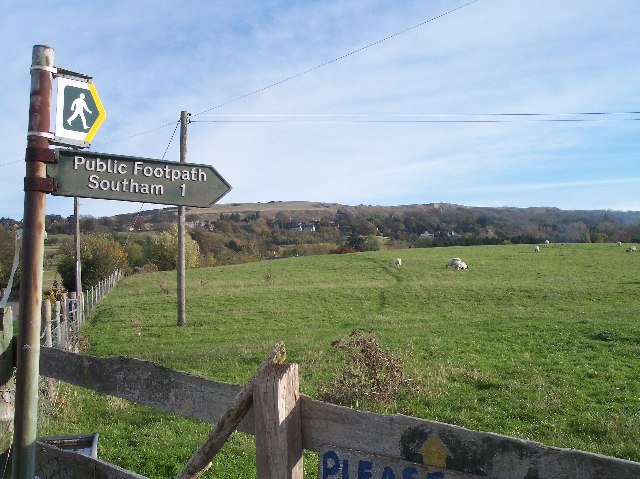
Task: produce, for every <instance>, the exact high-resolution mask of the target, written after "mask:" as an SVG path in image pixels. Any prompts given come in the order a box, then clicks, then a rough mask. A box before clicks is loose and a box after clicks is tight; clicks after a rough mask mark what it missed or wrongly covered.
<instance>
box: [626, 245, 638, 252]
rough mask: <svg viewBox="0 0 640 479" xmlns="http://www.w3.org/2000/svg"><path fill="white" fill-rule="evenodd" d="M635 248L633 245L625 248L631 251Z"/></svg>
mask: <svg viewBox="0 0 640 479" xmlns="http://www.w3.org/2000/svg"><path fill="white" fill-rule="evenodd" d="M635 250H636V247H635V246H629V247H628V248H627V252H631V251H635Z"/></svg>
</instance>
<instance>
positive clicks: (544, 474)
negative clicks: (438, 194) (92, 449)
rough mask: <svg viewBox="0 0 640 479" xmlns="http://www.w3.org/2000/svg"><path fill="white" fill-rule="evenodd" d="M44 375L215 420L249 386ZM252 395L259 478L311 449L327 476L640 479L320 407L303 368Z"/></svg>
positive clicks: (408, 421) (60, 356) (148, 374)
mask: <svg viewBox="0 0 640 479" xmlns="http://www.w3.org/2000/svg"><path fill="white" fill-rule="evenodd" d="M40 373H41V375H43V376H46V377H50V378H55V379H58V380H61V381H65V382H67V383H70V384H75V385H78V386H82V387H86V388H90V389H93V390H95V391H98V392H102V393H105V394H109V395H112V396H117V397H120V398H124V399H127V400H129V401H134V402H137V403H140V404H144V405H147V406H151V407H154V408H157V409H160V410H163V411H167V412H170V413H174V414H179V415H182V416H185V417H188V418H192V419H197V420H200V421H205V422H208V423H216V422H218V421H219V420H220V418H221V417H222V416H223V415H224V414H225V412H226V411H227V409H228V405H229V404H230V403H232V402H233V400H234V398H235V397H236V396H237V395H238V393H239V392H240V391H241V390H242V388H243V386H241V385H234V384H227V383H222V382H217V381H213V380H210V379H206V378H204V377H201V376H196V375H193V374H188V373H184V372H179V371H175V370H173V369H169V368H165V367H162V366H159V365H157V364H154V363H152V362H148V361H142V360H138V359H133V358H128V357H115V358H99V357H94V356H88V355H78V354H73V353H70V352H67V351H62V350H57V349H53V348H43V349H42V351H41V359H40ZM291 376H294V379H293V380H292V379H291ZM287 378H288V379H287ZM253 391H254V396H253V401H254V407H253V408H251V409H250V410H249V411H248V413H247V414H246V416H245V417H244V419H243V420H242V422H240V423H239V425H238V430H240V431H244V432H246V433H249V434H254V435H256V454H257V455H258V459H259V460H258V462H257V464H258V471H257V477H258V478H277V479H282V478H292V479H301V478H302V472H301V471H302V467H301V466H302V455H301V450H302V449H303V448H304V449H307V450H311V451H315V452H317V453H318V477H319V478H321V479H329V478H332V479H346V478H351V479H356V478H357V479H360V478H372V479H392V478H394V479H400V478H402V479H405V478H415V479H417V478H420V479H462V478H465V479H473V478H475V479H487V478H492V479H536V478H537V479H542V478H545V479H553V478H565V479H604V478H616V479H632V478H633V479H637V478H638V477H640V463H636V462H631V461H625V460H622V459H616V458H612V457H606V456H602V455H598V454H593V453H588V452H582V451H576V450H571V449H560V448H553V447H547V446H545V445H543V444H540V443H536V442H531V441H526V440H521V439H516V438H512V437H507V436H503V435H499V434H494V433H490V432H478V431H472V430H469V429H465V428H461V427H457V426H452V425H449V424H444V423H440V422H434V421H429V420H425V419H417V418H413V417H409V416H404V415H400V414H391V415H385V414H374V413H371V412H366V411H356V410H353V409H350V408H347V407H341V406H336V405H333V404H329V403H326V402H321V401H317V400H315V399H312V398H310V397H308V396H305V395H302V394H299V392H298V390H297V366H296V365H291V364H283V365H274V366H272V367H271V368H268V369H267V370H266V371H265V372H264V373H263V374H262V375H261V377H260V378H259V381H258V382H257V383H256V385H255V386H254V389H253ZM265 391H271V392H270V393H265ZM257 398H259V399H257ZM286 398H288V400H285V399H286ZM283 405H285V406H283ZM283 407H285V408H286V411H287V412H286V413H285V412H283V411H284V410H283ZM74 460H75V461H76V462H78V459H77V458H74ZM87 460H90V461H91V464H92V467H93V468H94V470H98V469H100V470H103V471H104V472H103V474H104V475H100V476H96V477H111V478H119V477H122V478H129V477H140V476H138V475H135V474H132V475H128V474H131V473H129V472H123V471H122V470H121V469H119V468H115V467H114V466H111V465H109V464H106V463H103V462H102V461H99V460H95V459H87ZM112 468H113V469H112ZM41 477H42V476H41Z"/></svg>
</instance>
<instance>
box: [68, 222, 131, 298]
mask: <svg viewBox="0 0 640 479" xmlns="http://www.w3.org/2000/svg"><path fill="white" fill-rule="evenodd" d="M60 252H61V258H60V262H59V263H58V273H60V277H61V278H62V285H63V286H64V288H66V289H67V290H69V291H76V275H75V252H74V247H73V242H67V243H65V244H64V245H62V247H61V248H60ZM80 264H81V270H82V287H83V289H88V288H91V287H92V286H95V285H96V284H98V283H99V282H100V281H101V280H103V279H104V278H106V277H107V276H109V275H110V274H111V273H113V272H114V271H115V270H116V269H123V268H126V267H127V266H128V263H127V254H126V253H125V252H124V251H123V249H122V247H121V246H120V243H118V241H116V240H115V239H114V238H113V237H111V236H109V235H104V234H87V235H83V236H82V237H81V241H80Z"/></svg>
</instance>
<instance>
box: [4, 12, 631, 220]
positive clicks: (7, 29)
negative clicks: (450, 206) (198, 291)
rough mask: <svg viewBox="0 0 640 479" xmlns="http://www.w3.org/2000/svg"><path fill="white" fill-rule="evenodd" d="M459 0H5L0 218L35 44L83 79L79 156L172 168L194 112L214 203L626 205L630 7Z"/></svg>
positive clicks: (18, 147)
mask: <svg viewBox="0 0 640 479" xmlns="http://www.w3.org/2000/svg"><path fill="white" fill-rule="evenodd" d="M466 3H468V2H467V1H464V0H462V1H458V0H446V1H441V0H431V1H426V0H421V1H397V2H387V1H375V0H358V1H355V0H326V1H323V2H310V1H274V2H258V1H242V0H240V1H235V2H227V1H217V0H203V1H200V0H195V1H186V2H183V3H182V4H181V5H182V6H177V4H176V2H173V1H171V2H170V1H164V0H154V1H151V0H138V1H136V2H124V1H108V2H107V1H92V2H77V1H64V2H63V1H47V2H45V1H33V2H18V1H5V2H3V14H2V16H1V17H0V36H1V38H2V47H3V48H2V49H0V60H1V63H2V65H3V75H2V88H0V105H1V108H2V110H1V111H2V116H1V119H0V122H1V126H2V132H3V142H2V145H3V148H2V151H3V153H4V154H3V157H2V159H0V178H1V182H2V188H0V216H9V217H13V218H21V217H22V208H23V192H22V178H23V177H24V171H25V170H24V162H23V159H24V148H25V146H26V129H27V117H28V103H29V100H28V97H29V85H30V80H29V67H30V65H31V51H32V47H33V45H36V44H45V45H49V46H51V47H53V48H54V49H55V65H56V66H59V67H63V68H67V69H70V70H75V71H79V72H83V73H87V74H90V75H92V76H93V77H94V82H95V85H96V87H97V90H98V93H99V94H100V98H101V100H102V104H103V105H104V108H105V110H106V112H107V118H106V120H105V121H104V123H103V124H102V126H101V128H100V130H99V131H98V132H97V134H96V136H95V137H94V139H93V141H92V147H91V150H92V151H97V152H105V153H112V154H121V155H130V156H141V157H147V158H158V159H160V158H163V157H164V159H165V160H172V161H178V159H179V150H178V141H177V136H176V137H174V138H173V141H171V142H170V140H171V138H172V134H173V132H174V127H175V126H176V124H177V122H178V120H179V116H180V111H182V110H185V111H188V112H190V113H192V115H193V116H192V120H193V122H192V123H191V124H190V125H189V127H188V151H187V161H188V162H189V163H201V164H210V165H213V166H214V168H215V169H216V170H217V171H218V172H219V173H220V174H221V175H222V176H223V177H224V178H225V179H226V180H227V181H228V182H229V183H230V184H231V185H232V187H233V190H232V191H231V192H230V193H229V194H228V195H227V196H225V197H224V198H223V199H222V203H244V202H268V201H279V200H281V201H289V200H306V201H324V202H336V203H344V204H353V205H357V204H371V205H401V204H412V203H431V202H448V203H456V204H462V205H468V206H515V207H528V206H552V207H558V208H562V209H614V210H636V211H637V210H640V194H639V192H640V168H639V166H640V161H639V160H640V121H638V120H640V114H637V113H636V114H628V113H627V112H638V111H640V100H639V99H640V61H638V59H639V58H640V29H638V25H640V2H638V1H637V0H609V1H607V2H603V1H601V0H594V1H592V0H563V1H557V0H536V1H517V0H478V1H475V2H473V3H471V4H469V5H466V6H464V5H465V4H466ZM457 7H462V8H459V9H458V10H456V11H453V12H451V13H448V14H446V15H444V16H440V15H442V14H444V13H446V12H449V11H451V10H453V9H456V8H457ZM431 19H433V20H432V21H429V20H431ZM414 26H415V28H411V27H414ZM400 32H402V33H400ZM396 34H397V35H396ZM381 40H384V41H381ZM363 47H366V48H363ZM336 59H337V60H336ZM333 60H336V61H333ZM321 65H322V66H321ZM316 67H318V68H316ZM305 72H306V73H305ZM287 79H288V80H287ZM283 80H287V81H283ZM272 85H274V86H272ZM585 112H601V113H607V114H606V115H575V114H576V113H585ZM496 114H545V115H541V116H540V115H539V116H530V115H527V116H523V115H513V116H512V115H496ZM487 115H489V116H487ZM487 120H496V122H487ZM551 120H553V121H551ZM557 120H581V121H557ZM583 120H586V121H583ZM165 152H166V154H165ZM156 207H161V206H157V205H150V204H146V205H140V204H138V203H128V202H120V201H108V200H89V199H82V200H81V214H87V215H89V214H90V215H93V216H105V215H113V214H118V213H124V212H137V211H139V210H140V209H141V208H143V209H151V208H156ZM47 213H48V214H60V215H63V216H69V215H71V214H72V213H73V200H72V199H71V198H62V197H52V196H48V198H47Z"/></svg>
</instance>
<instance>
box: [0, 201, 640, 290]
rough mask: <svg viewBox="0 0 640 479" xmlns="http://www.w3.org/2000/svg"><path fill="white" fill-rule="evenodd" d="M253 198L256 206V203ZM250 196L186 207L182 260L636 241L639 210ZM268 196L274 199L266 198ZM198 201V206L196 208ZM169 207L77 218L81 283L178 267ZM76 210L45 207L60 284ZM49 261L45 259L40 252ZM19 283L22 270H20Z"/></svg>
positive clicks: (69, 262)
mask: <svg viewBox="0 0 640 479" xmlns="http://www.w3.org/2000/svg"><path fill="white" fill-rule="evenodd" d="M252 206H253V207H255V209H252ZM259 206H260V205H259V204H257V205H246V209H245V210H243V211H241V212H238V211H234V212H217V213H211V212H210V211H207V210H197V209H196V210H189V213H188V214H187V217H186V219H187V225H188V235H187V238H186V245H187V246H186V248H187V252H186V257H187V265H188V267H199V266H205V267H208V266H218V265H228V264H236V263H245V262H250V261H259V260H263V259H275V258H281V257H286V256H295V255H298V256H303V255H317V254H330V253H348V252H357V251H374V250H379V249H402V248H412V247H418V248H420V247H422V248H427V247H445V246H465V245H481V244H505V243H513V244H516V243H526V244H536V243H542V242H544V241H545V240H549V241H551V242H562V243H575V242H587V243H589V242H599V243H602V242H617V241H621V242H623V243H630V242H635V243H637V242H640V212H631V211H629V212H621V211H611V210H593V211H591V210H589V211H573V210H560V209H557V208H483V207H466V206H460V205H450V204H439V203H432V204H428V205H408V206H393V207H383V206H365V205H360V206H345V205H329V206H330V207H329V208H325V209H324V210H322V211H318V210H317V209H313V208H311V207H309V208H308V209H304V208H302V209H300V208H298V209H295V210H291V209H286V204H283V209H281V210H278V209H277V208H275V209H274V208H273V207H271V208H270V209H269V210H268V211H261V210H260V209H259ZM271 206H273V205H271ZM200 211H202V212H200ZM176 222H177V212H176V209H175V208H167V209H157V210H149V211H144V212H140V213H138V214H136V215H133V214H125V215H118V216H111V217H102V218H95V217H92V216H83V217H81V219H80V228H81V233H82V241H81V257H82V272H83V286H84V287H85V288H87V287H91V286H92V285H93V284H95V283H97V282H98V281H99V280H100V279H102V277H104V276H105V275H107V274H109V273H110V272H111V271H113V269H115V268H116V267H118V268H122V269H124V270H125V271H127V272H145V271H155V270H170V269H175V267H176V256H177V228H176ZM73 223H74V222H73V217H72V216H69V217H66V218H65V217H62V216H60V215H47V216H46V221H45V230H46V231H47V234H48V237H49V240H48V243H49V244H51V245H57V248H54V250H55V251H56V257H55V259H53V258H51V259H50V260H51V261H54V262H55V265H52V266H55V267H56V268H57V271H58V273H59V274H60V276H61V279H62V281H63V285H64V286H65V287H66V288H68V289H74V288H75V285H74V281H75V279H74V274H73V273H74V271H75V269H74V266H73V264H74V263H73V261H74V258H73V247H72V237H71V235H72V233H73ZM20 226H21V225H20V222H18V221H15V220H12V219H10V218H0V285H6V283H7V281H8V277H9V273H10V270H11V265H12V261H13V245H14V242H13V235H14V230H15V229H16V228H19V227H20ZM45 262H46V259H45ZM16 282H17V284H19V272H18V274H17V275H16Z"/></svg>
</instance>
